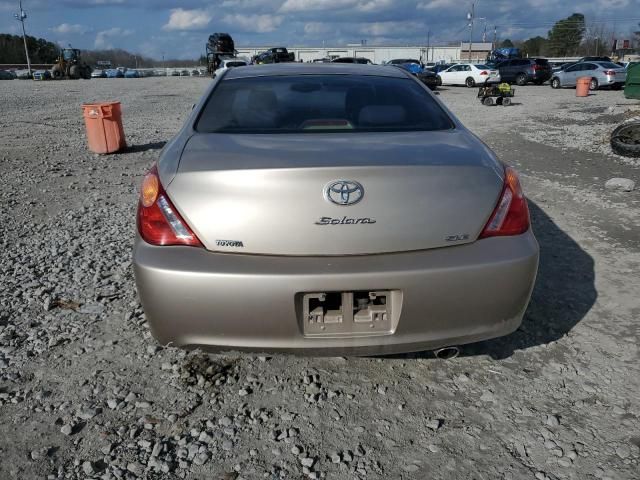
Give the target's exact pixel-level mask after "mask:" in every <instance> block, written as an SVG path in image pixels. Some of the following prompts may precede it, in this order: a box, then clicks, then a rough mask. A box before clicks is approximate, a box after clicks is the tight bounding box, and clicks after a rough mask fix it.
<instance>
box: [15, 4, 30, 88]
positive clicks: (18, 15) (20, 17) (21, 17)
mask: <svg viewBox="0 0 640 480" xmlns="http://www.w3.org/2000/svg"><path fill="white" fill-rule="evenodd" d="M13 16H14V17H15V19H16V20H18V21H19V22H20V23H22V40H23V41H24V54H25V55H26V56H27V68H28V69H29V76H31V60H30V59H29V49H28V48H27V33H26V32H25V29H24V21H25V20H26V18H27V14H26V13H25V11H24V10H22V0H20V13H16V14H14V15H13Z"/></svg>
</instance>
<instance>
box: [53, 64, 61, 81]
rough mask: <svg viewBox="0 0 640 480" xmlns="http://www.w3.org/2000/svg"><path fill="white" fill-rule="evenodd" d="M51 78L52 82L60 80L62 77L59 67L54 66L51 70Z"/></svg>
mask: <svg viewBox="0 0 640 480" xmlns="http://www.w3.org/2000/svg"><path fill="white" fill-rule="evenodd" d="M51 76H52V77H53V79H54V80H60V79H61V78H62V77H63V76H64V75H63V73H62V69H61V68H60V66H59V65H54V66H53V68H52V69H51Z"/></svg>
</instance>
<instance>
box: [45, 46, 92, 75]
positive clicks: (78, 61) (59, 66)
mask: <svg viewBox="0 0 640 480" xmlns="http://www.w3.org/2000/svg"><path fill="white" fill-rule="evenodd" d="M51 75H52V76H53V78H54V79H55V80H61V79H63V78H71V79H73V80H76V79H78V78H84V79H85V80H89V79H90V78H91V67H90V66H89V65H87V64H86V63H84V62H83V61H82V58H81V56H80V50H78V49H77V48H63V49H62V50H61V51H60V56H59V57H58V59H57V60H56V63H55V65H54V66H53V68H52V69H51Z"/></svg>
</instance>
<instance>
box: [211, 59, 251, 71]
mask: <svg viewBox="0 0 640 480" xmlns="http://www.w3.org/2000/svg"><path fill="white" fill-rule="evenodd" d="M247 65H248V62H246V61H245V60H243V59H241V58H235V57H234V58H225V59H223V60H222V62H221V63H220V67H218V69H217V70H216V75H218V74H220V73H223V72H225V71H226V70H229V69H230V68H236V67H246V66H247Z"/></svg>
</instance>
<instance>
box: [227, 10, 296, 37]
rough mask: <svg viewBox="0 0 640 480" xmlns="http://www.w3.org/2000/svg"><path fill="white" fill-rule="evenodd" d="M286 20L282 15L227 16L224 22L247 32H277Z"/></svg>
mask: <svg viewBox="0 0 640 480" xmlns="http://www.w3.org/2000/svg"><path fill="white" fill-rule="evenodd" d="M282 20H284V17H282V16H280V15H239V14H236V15H225V16H224V18H223V19H222V21H223V22H224V23H227V24H229V25H234V26H235V27H236V28H239V29H240V30H243V31H246V32H258V33H268V32H273V31H275V30H276V29H277V28H278V27H279V26H280V24H281V23H282Z"/></svg>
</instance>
